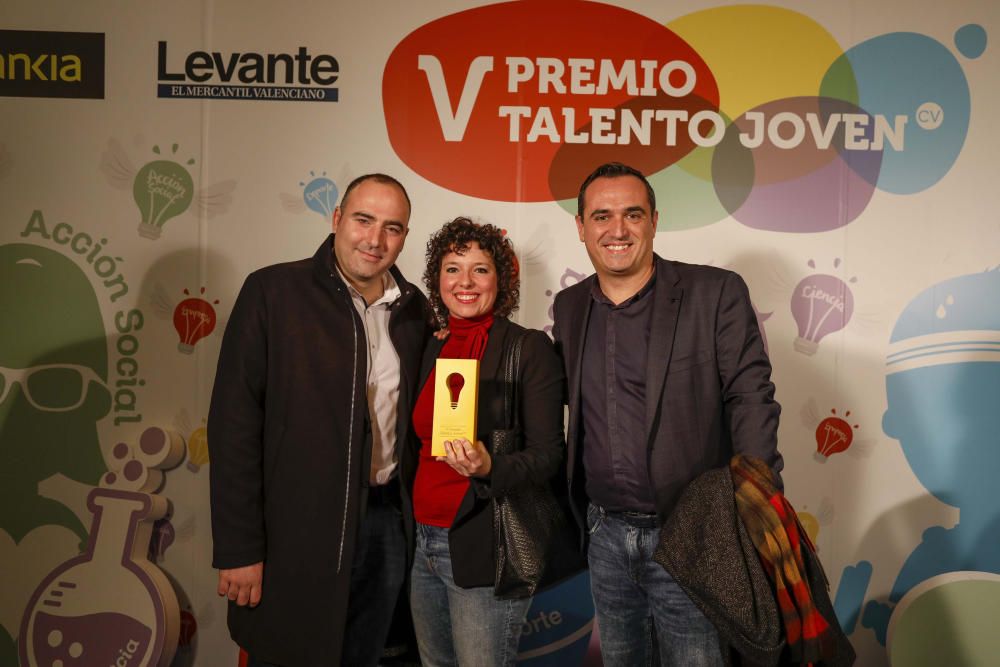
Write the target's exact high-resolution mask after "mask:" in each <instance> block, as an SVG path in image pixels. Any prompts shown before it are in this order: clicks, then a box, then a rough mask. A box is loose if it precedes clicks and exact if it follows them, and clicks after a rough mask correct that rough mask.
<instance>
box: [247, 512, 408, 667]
mask: <svg viewBox="0 0 1000 667" xmlns="http://www.w3.org/2000/svg"><path fill="white" fill-rule="evenodd" d="M264 567H267V565H265V566H264ZM405 575H406V536H405V535H404V534H403V515H402V513H401V512H400V511H399V510H398V509H396V507H394V506H393V505H391V504H388V503H386V504H380V505H375V504H369V505H368V509H367V511H366V513H365V518H364V520H363V521H362V522H361V525H360V526H359V527H358V540H357V542H356V543H355V545H354V561H353V562H352V564H351V593H350V597H349V599H348V603H347V624H346V625H345V627H344V639H343V648H342V649H341V657H340V664H341V665H346V666H349V667H375V666H376V665H378V663H379V660H380V659H381V658H382V649H383V648H384V647H385V639H386V636H387V635H388V634H389V625H390V624H391V623H392V612H393V611H394V610H395V608H396V600H397V598H399V593H400V591H401V590H402V588H403V579H404V578H405ZM265 595H266V593H265ZM316 641H323V638H322V637H317V639H316ZM247 667H278V665H275V664H274V663H270V662H263V661H260V660H255V659H254V657H253V656H250V659H249V660H248V661H247Z"/></svg>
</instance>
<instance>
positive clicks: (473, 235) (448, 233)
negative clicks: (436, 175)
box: [424, 217, 521, 324]
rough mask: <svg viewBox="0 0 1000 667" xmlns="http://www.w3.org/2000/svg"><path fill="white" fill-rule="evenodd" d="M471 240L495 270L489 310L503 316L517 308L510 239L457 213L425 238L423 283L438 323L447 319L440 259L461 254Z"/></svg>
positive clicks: (517, 284)
mask: <svg viewBox="0 0 1000 667" xmlns="http://www.w3.org/2000/svg"><path fill="white" fill-rule="evenodd" d="M473 242H475V243H478V244H479V247H480V248H482V250H483V252H485V253H486V254H487V255H489V256H490V258H491V259H492V260H493V266H494V267H495V268H496V271H497V299H496V301H495V302H494V303H493V314H494V315H497V316H499V317H507V316H508V315H510V314H511V313H512V312H514V311H515V310H517V305H518V302H519V301H520V300H521V276H520V270H519V268H518V263H517V255H515V254H514V246H513V244H511V242H510V239H508V238H507V237H506V236H504V233H503V231H501V230H500V228H499V227H497V226H495V225H489V224H483V225H480V224H477V223H475V222H473V221H472V220H470V219H469V218H463V217H458V218H455V219H454V220H452V221H450V222H446V223H445V224H444V226H443V227H442V228H441V229H439V230H438V231H436V232H434V234H432V235H431V237H430V239H428V241H427V253H426V255H425V259H426V261H427V268H426V269H424V285H426V286H427V293H428V299H429V301H430V302H431V307H432V308H434V313H435V315H436V316H437V319H438V321H439V322H441V323H442V324H443V323H445V322H447V321H448V309H447V308H445V305H444V303H443V302H442V301H441V261H442V260H443V259H444V256H445V255H447V254H448V253H449V252H457V253H458V254H462V253H463V252H465V251H466V250H468V248H469V244H470V243H473Z"/></svg>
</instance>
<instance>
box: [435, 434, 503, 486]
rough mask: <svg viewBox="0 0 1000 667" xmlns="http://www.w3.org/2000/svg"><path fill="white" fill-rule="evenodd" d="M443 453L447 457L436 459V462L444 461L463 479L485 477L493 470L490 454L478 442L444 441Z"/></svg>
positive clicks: (461, 439)
mask: <svg viewBox="0 0 1000 667" xmlns="http://www.w3.org/2000/svg"><path fill="white" fill-rule="evenodd" d="M444 451H445V452H447V454H448V455H447V456H439V457H437V459H438V461H444V462H445V463H447V464H448V465H450V466H451V467H452V468H453V469H454V470H455V472H457V473H458V474H459V475H462V476H463V477H487V476H488V475H489V474H490V470H491V469H492V468H493V460H492V459H491V458H490V453H489V452H488V451H486V446H485V445H484V444H483V443H481V442H479V441H478V440H477V441H476V442H475V443H471V442H469V441H468V440H465V439H464V438H459V439H456V440H445V441H444Z"/></svg>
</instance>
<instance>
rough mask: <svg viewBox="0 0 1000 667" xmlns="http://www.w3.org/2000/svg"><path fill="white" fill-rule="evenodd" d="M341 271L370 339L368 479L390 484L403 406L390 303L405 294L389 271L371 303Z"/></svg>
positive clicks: (373, 481)
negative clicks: (397, 428)
mask: <svg viewBox="0 0 1000 667" xmlns="http://www.w3.org/2000/svg"><path fill="white" fill-rule="evenodd" d="M337 273H339V274H340V278H341V280H343V281H344V284H345V285H347V290H348V292H349V293H350V295H351V300H352V301H353V302H354V307H355V308H356V309H357V311H358V315H360V316H361V321H362V323H363V324H364V327H365V339H366V340H367V341H368V378H367V386H368V392H367V396H368V415H369V418H370V421H371V426H372V465H371V470H370V471H369V473H368V481H369V482H370V483H371V484H372V485H381V484H386V483H388V482H389V480H390V479H391V478H392V474H393V472H394V471H395V470H396V465H397V457H396V419H397V414H396V413H397V411H398V410H397V408H398V406H399V373H400V370H399V354H397V353H396V348H395V347H393V344H392V341H391V340H390V339H389V313H390V310H389V307H390V306H391V305H392V304H393V302H395V301H396V299H398V298H399V297H400V295H401V294H402V292H401V291H400V289H399V285H397V284H396V281H395V279H394V278H393V277H392V276H391V275H390V274H389V272H388V271H386V272H385V274H384V276H383V277H382V287H383V289H384V292H383V293H382V296H381V298H379V299H377V300H376V301H375V302H374V303H372V304H371V305H368V304H367V303H366V302H365V299H364V297H363V296H361V293H360V292H358V290H356V289H355V288H354V286H353V285H351V283H350V282H348V280H347V278H345V277H344V274H343V273H342V272H341V271H340V267H337Z"/></svg>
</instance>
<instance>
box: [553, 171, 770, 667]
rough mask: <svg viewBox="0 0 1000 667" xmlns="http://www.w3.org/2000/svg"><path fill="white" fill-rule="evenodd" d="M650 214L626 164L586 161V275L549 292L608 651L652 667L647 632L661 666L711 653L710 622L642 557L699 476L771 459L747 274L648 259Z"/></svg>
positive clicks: (643, 188) (651, 207) (580, 514)
mask: <svg viewBox="0 0 1000 667" xmlns="http://www.w3.org/2000/svg"><path fill="white" fill-rule="evenodd" d="M657 216H658V214H657V211H656V198H655V194H654V192H653V189H652V187H651V186H650V185H649V182H648V181H647V180H646V178H645V177H644V176H643V175H642V174H641V173H640V172H639V171H637V170H635V169H633V168H631V167H628V166H626V165H623V164H619V163H611V164H606V165H603V166H601V167H598V169H597V170H595V171H594V172H593V173H592V174H591V175H590V176H589V177H588V178H587V179H586V180H585V181H584V183H583V185H582V186H581V188H580V194H579V199H578V215H577V217H576V224H577V230H578V232H579V235H580V240H581V241H583V242H584V244H585V245H586V247H587V253H588V255H589V256H590V259H591V262H592V263H593V265H594V269H595V270H596V274H595V275H593V276H590V277H589V278H587V279H586V280H583V281H582V282H580V283H579V284H577V285H574V286H572V287H570V288H568V289H566V290H563V291H562V292H560V293H559V294H558V295H557V296H556V300H555V312H554V315H555V318H554V319H555V326H554V331H553V333H554V336H555V339H556V347H557V349H558V350H559V351H560V354H561V355H562V358H563V362H564V364H565V367H566V377H567V382H568V395H569V424H568V428H567V441H568V454H567V458H568V460H567V466H568V468H567V469H568V476H569V487H570V493H571V495H572V497H573V501H574V502H573V510H574V513H575V515H576V518H577V522H578V523H580V524H581V527H584V528H586V529H587V530H586V535H587V539H588V541H589V545H588V553H587V557H588V563H589V565H590V576H591V587H592V591H593V596H594V603H595V607H596V611H597V619H598V625H599V626H600V633H601V652H602V654H603V657H604V663H605V664H606V665H609V666H614V665H639V664H650V659H651V658H652V656H651V655H649V652H650V651H651V650H652V647H653V646H654V645H656V644H658V645H659V654H660V660H661V663H662V664H664V665H684V666H685V667H687V666H693V665H716V664H722V656H721V653H720V651H719V640H718V636H717V633H716V632H715V630H714V628H713V626H712V625H711V623H710V622H709V621H708V619H707V618H705V616H704V615H703V614H702V613H701V612H700V611H699V610H698V608H697V607H695V605H694V604H693V603H692V602H691V600H690V599H689V598H688V597H687V596H686V595H685V593H684V591H683V590H681V588H680V587H679V586H678V585H677V583H676V582H675V581H674V580H673V579H672V578H671V577H670V575H669V574H667V572H666V571H665V570H664V569H663V568H662V567H660V566H659V565H658V564H657V563H656V562H655V561H654V560H653V558H652V556H653V553H654V550H655V549H656V546H657V544H658V542H659V531H660V526H661V525H662V524H663V521H664V520H665V519H666V517H667V516H669V514H670V512H671V510H672V509H673V507H674V505H675V504H676V502H677V499H678V498H679V496H680V494H681V492H682V491H683V490H684V488H685V487H686V486H687V484H688V483H689V482H691V481H692V480H693V479H694V478H696V477H698V476H699V475H700V474H701V473H703V472H705V471H707V470H709V469H712V468H718V467H722V466H726V465H728V462H729V459H730V457H731V456H732V455H733V454H735V453H742V454H747V455H750V456H755V457H757V458H760V459H763V460H764V461H766V462H767V463H768V464H770V465H771V466H772V468H773V469H774V470H775V472H778V471H780V470H781V467H782V462H781V456H780V455H779V454H778V451H777V446H776V441H777V429H778V414H779V412H780V407H779V406H778V404H777V403H776V402H775V401H774V385H773V384H772V383H771V381H770V373H771V365H770V362H769V361H768V358H767V355H766V353H765V352H764V346H763V341H762V339H761V335H760V331H759V329H758V327H757V321H756V316H755V314H754V310H753V307H752V306H751V304H750V297H749V293H748V291H747V287H746V284H745V283H744V282H743V280H742V279H741V278H740V277H739V276H738V275H737V274H735V273H733V272H731V271H725V270H723V269H718V268H714V267H708V266H696V265H691V264H683V263H680V262H673V261H668V260H664V259H661V258H660V257H658V256H656V255H655V254H654V253H653V238H654V237H655V235H656V223H657ZM708 566H709V564H707V563H706V567H708ZM654 639H655V642H654Z"/></svg>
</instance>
